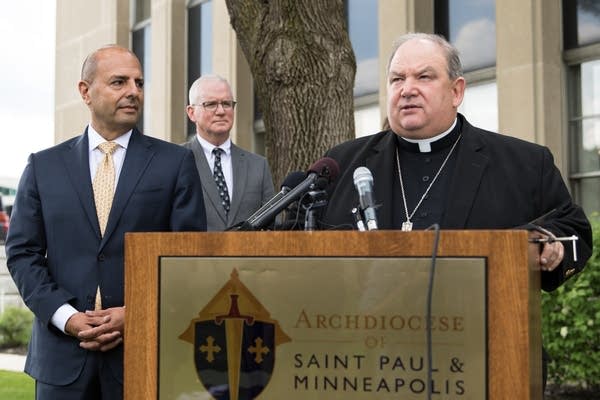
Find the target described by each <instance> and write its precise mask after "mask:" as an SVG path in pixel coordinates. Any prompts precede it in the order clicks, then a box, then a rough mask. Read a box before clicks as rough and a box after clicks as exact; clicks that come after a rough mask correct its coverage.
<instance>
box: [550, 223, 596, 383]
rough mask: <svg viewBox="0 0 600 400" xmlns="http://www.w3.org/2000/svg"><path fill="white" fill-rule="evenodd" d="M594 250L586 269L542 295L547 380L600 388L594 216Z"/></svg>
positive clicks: (593, 225) (593, 226) (594, 226)
mask: <svg viewBox="0 0 600 400" xmlns="http://www.w3.org/2000/svg"><path fill="white" fill-rule="evenodd" d="M591 220H592V230H593V234H594V251H593V254H592V257H591V258H590V259H589V261H588V262H587V264H586V267H585V269H584V270H583V271H582V272H581V273H580V274H579V275H578V276H577V277H574V278H573V279H571V280H569V281H568V282H566V283H565V284H564V285H563V286H561V287H559V288H558V289H557V290H555V291H554V292H551V293H543V294H542V335H543V338H544V345H545V347H546V349H547V350H548V353H549V354H550V357H551V361H550V363H549V364H548V380H549V381H552V382H553V383H555V384H557V385H561V386H562V385H564V384H568V385H575V386H580V387H586V388H588V389H589V388H599V387H600V218H599V217H598V215H593V216H592V218H591Z"/></svg>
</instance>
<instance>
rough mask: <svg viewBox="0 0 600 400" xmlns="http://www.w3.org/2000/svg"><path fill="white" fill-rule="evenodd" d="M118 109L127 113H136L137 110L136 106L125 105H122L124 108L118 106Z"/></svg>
mask: <svg viewBox="0 0 600 400" xmlns="http://www.w3.org/2000/svg"><path fill="white" fill-rule="evenodd" d="M119 109H120V110H124V111H127V112H132V111H137V110H138V106H137V105H135V104H127V105H124V106H119Z"/></svg>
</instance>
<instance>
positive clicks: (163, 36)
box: [145, 0, 187, 143]
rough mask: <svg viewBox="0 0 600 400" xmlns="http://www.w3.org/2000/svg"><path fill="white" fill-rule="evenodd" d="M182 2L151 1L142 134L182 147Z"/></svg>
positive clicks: (183, 81)
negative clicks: (147, 84)
mask: <svg viewBox="0 0 600 400" xmlns="http://www.w3.org/2000/svg"><path fill="white" fill-rule="evenodd" d="M185 21H186V2H185V0H152V16H151V28H150V29H151V49H152V50H151V51H152V54H151V57H150V59H151V75H152V76H151V91H150V93H149V97H150V98H147V99H146V101H150V112H151V117H150V127H149V129H145V131H146V132H145V133H146V134H149V135H151V136H154V137H157V138H160V139H163V140H167V141H170V142H174V143H183V142H184V141H185V140H186V136H185V122H186V120H185V118H186V114H185V105H186V93H187V91H186V76H187V75H186V67H185V65H186V64H185V54H186V52H187V51H186V50H187V49H186V41H185V38H186V31H185V30H186V24H185Z"/></svg>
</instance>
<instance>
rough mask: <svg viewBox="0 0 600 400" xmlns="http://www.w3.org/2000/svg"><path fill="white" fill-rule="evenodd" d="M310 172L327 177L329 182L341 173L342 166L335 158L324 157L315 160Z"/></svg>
mask: <svg viewBox="0 0 600 400" xmlns="http://www.w3.org/2000/svg"><path fill="white" fill-rule="evenodd" d="M308 172H309V173H310V172H314V173H316V174H318V175H319V176H320V177H325V178H327V179H328V180H329V182H331V181H334V180H335V178H337V176H338V175H339V173H340V167H339V165H338V163H337V161H335V160H334V159H333V158H330V157H323V158H321V159H320V160H317V161H315V162H314V164H313V165H311V166H310V168H309V169H308Z"/></svg>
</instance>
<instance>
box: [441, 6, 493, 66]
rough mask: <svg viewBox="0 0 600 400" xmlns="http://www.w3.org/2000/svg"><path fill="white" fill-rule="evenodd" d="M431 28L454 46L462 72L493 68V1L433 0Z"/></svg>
mask: <svg viewBox="0 0 600 400" xmlns="http://www.w3.org/2000/svg"><path fill="white" fill-rule="evenodd" d="M435 27H436V33H439V34H440V35H443V36H444V37H446V38H447V39H448V41H450V43H452V44H453V45H454V46H456V48H457V49H458V51H459V52H460V57H461V61H462V64H463V69H464V70H465V71H466V72H469V71H474V70H477V69H481V68H486V67H492V66H494V65H496V2H495V1H494V0H435Z"/></svg>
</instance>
